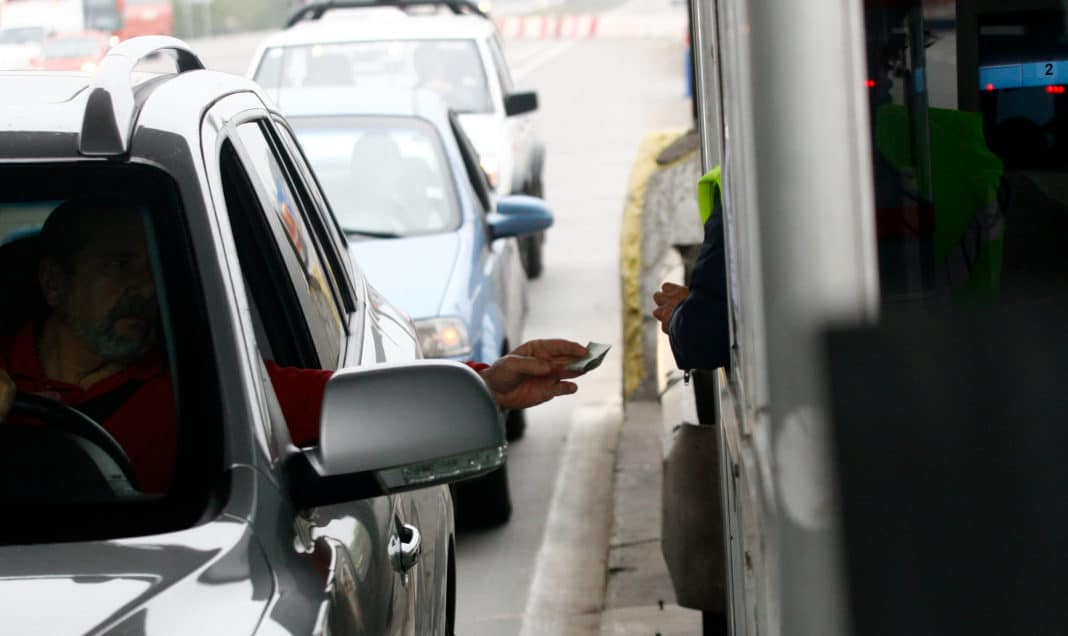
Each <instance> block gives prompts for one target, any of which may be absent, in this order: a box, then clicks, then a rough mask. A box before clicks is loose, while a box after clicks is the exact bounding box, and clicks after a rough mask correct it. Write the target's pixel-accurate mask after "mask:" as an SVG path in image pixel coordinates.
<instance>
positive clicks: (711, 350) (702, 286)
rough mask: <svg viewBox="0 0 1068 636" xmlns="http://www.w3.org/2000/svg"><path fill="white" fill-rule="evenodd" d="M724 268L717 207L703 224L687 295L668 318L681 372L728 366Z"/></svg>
mask: <svg viewBox="0 0 1068 636" xmlns="http://www.w3.org/2000/svg"><path fill="white" fill-rule="evenodd" d="M728 320H730V318H729V314H728V312H727V264H726V253H725V250H724V246H723V209H722V207H720V206H719V205H716V207H715V210H714V211H713V213H712V215H711V216H710V217H709V219H708V221H707V222H706V223H705V237H704V242H703V243H702V244H701V252H700V254H698V256H697V262H696V263H695V264H694V269H693V274H692V276H691V277H690V293H689V295H688V296H687V297H686V299H685V300H683V301H682V302H681V303H680V304H679V305H678V307H676V308H675V311H674V312H673V313H672V314H671V322H670V323H669V325H668V336H669V337H670V340H671V351H672V353H673V354H674V355H675V363H676V364H678V366H679V368H680V369H687V370H689V369H716V368H719V367H724V366H727V365H728V364H729V363H730V326H729V323H728Z"/></svg>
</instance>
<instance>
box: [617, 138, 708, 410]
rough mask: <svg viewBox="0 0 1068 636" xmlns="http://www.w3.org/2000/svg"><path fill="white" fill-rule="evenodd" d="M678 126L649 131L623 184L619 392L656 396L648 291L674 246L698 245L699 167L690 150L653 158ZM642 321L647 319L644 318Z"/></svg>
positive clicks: (655, 284) (654, 286)
mask: <svg viewBox="0 0 1068 636" xmlns="http://www.w3.org/2000/svg"><path fill="white" fill-rule="evenodd" d="M684 134H685V131H684V130H679V129H675V130H661V131H653V132H649V133H647V134H646V135H645V137H644V138H643V139H642V142H641V144H640V145H639V148H638V153H637V157H636V158H635V160H634V165H633V167H632V168H631V173H630V179H629V181H628V183H627V197H626V202H625V204H624V208H623V223H622V227H621V229H620V250H619V253H620V263H619V271H620V286H621V293H622V307H623V395H624V397H625V399H628V400H632V399H656V395H657V391H656V386H657V382H656V378H655V370H656V346H657V342H656V333H657V332H656V329H655V327H654V328H647V326H648V322H655V320H654V319H653V317H652V310H653V303H652V294H653V292H654V291H656V289H657V288H658V287H659V280H660V278H661V275H662V274H663V272H664V271H666V269H667V267H668V265H667V263H666V261H665V259H667V258H668V254H669V252H670V251H671V247H672V245H674V244H684V243H690V244H700V243H701V240H702V238H703V233H702V229H701V224H700V216H699V214H698V211H697V202H696V196H695V194H694V191H695V190H694V189H695V188H696V184H697V179H698V177H699V176H700V175H699V165H698V161H697V158H696V154H697V153H695V152H690V153H686V154H683V155H681V156H680V157H679V158H678V159H677V160H675V161H673V162H671V163H668V164H659V163H657V157H658V156H659V155H660V154H661V153H662V152H663V151H664V150H665V149H666V148H668V147H669V146H671V145H672V143H674V142H675V141H676V140H677V139H679V138H680V137H682V136H683V135H684ZM647 321H648V322H647Z"/></svg>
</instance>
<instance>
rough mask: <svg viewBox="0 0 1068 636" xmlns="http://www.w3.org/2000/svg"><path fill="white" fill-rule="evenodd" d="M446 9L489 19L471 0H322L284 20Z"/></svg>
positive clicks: (295, 22) (308, 5) (296, 11)
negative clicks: (374, 10)
mask: <svg viewBox="0 0 1068 636" xmlns="http://www.w3.org/2000/svg"><path fill="white" fill-rule="evenodd" d="M426 6H436V7H447V8H448V9H449V10H450V11H452V12H453V13H455V14H456V15H477V16H479V17H482V18H487V19H488V18H489V14H487V13H486V12H485V11H483V10H482V9H480V8H478V5H476V4H475V3H474V2H471V0H323V1H320V2H311V3H309V4H306V5H304V6H303V7H299V8H297V9H296V10H295V11H293V13H291V14H290V15H289V18H288V19H287V20H286V28H287V29H288V28H290V27H292V26H293V25H295V24H298V23H300V22H303V21H304V20H318V19H319V18H321V17H323V14H324V13H326V12H327V11H330V10H332V9H366V8H370V7H395V8H397V9H401V10H405V9H408V8H411V7H426Z"/></svg>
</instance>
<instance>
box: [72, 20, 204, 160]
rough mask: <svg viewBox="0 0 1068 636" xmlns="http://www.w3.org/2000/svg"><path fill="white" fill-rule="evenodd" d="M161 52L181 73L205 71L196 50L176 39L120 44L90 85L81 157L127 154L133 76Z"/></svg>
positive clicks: (138, 39) (154, 37)
mask: <svg viewBox="0 0 1068 636" xmlns="http://www.w3.org/2000/svg"><path fill="white" fill-rule="evenodd" d="M160 52H170V53H171V54H173V56H174V58H175V63H176V65H177V67H178V73H179V74H180V73H185V72H187V71H196V70H202V69H203V68H204V63H203V62H201V61H200V58H198V57H197V55H196V53H194V52H193V49H191V48H189V45H187V44H186V43H185V42H182V41H181V40H179V39H177V38H172V37H168V36H165V35H146V36H142V37H136V38H130V39H129V40H126V41H124V42H120V43H119V44H118V45H116V46H115V47H114V48H112V49H111V50H110V51H108V54H107V55H105V56H104V59H102V60H101V61H100V67H99V68H98V69H97V71H96V74H94V75H93V79H92V82H91V83H90V84H89V98H88V100H87V101H86V103H85V114H84V115H83V116H82V132H81V135H80V137H79V138H78V151H79V152H80V153H81V154H83V155H87V156H93V157H110V156H116V155H123V154H126V152H127V151H128V150H129V146H130V136H131V134H132V133H133V125H134V118H135V116H136V112H135V110H136V108H135V103H134V92H133V84H132V83H131V81H130V73H131V72H132V71H133V70H134V68H135V67H136V66H137V64H138V63H139V62H140V61H141V60H143V59H145V58H147V57H149V56H150V55H153V54H155V53H160Z"/></svg>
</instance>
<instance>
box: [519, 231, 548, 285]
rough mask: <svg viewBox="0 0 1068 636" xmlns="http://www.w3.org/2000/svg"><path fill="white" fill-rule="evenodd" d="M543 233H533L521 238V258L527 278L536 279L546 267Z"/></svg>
mask: <svg viewBox="0 0 1068 636" xmlns="http://www.w3.org/2000/svg"><path fill="white" fill-rule="evenodd" d="M541 237H542V235H541V234H532V235H530V236H524V237H523V238H521V239H519V260H521V261H522V262H523V271H524V272H526V273H527V278H529V279H530V280H534V279H535V278H537V277H539V276H541V271H542V269H543V268H544V266H543V264H542V255H541Z"/></svg>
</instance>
